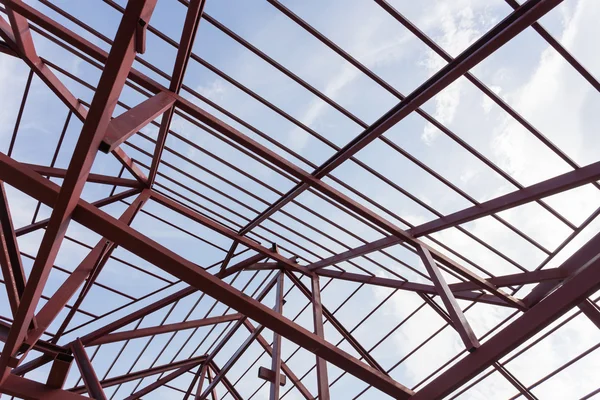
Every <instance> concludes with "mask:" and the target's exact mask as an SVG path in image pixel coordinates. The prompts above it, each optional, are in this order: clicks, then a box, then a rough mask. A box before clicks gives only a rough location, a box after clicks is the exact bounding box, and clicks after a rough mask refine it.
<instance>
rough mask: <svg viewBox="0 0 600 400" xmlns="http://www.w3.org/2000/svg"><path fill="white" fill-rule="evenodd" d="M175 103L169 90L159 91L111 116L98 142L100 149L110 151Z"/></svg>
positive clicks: (105, 151)
mask: <svg viewBox="0 0 600 400" xmlns="http://www.w3.org/2000/svg"><path fill="white" fill-rule="evenodd" d="M173 103H175V98H174V97H172V96H171V95H170V94H169V92H159V93H158V94H155V95H154V96H151V97H150V98H148V99H147V100H145V101H143V102H141V103H140V104H138V105H137V106H135V107H132V108H130V109H129V110H127V111H125V112H124V113H123V114H121V115H119V116H118V117H116V118H113V119H112V121H110V124H109V125H108V129H107V130H106V134H105V136H104V139H102V142H101V143H100V151H103V152H104V153H110V152H111V151H113V150H114V149H116V148H117V147H119V145H121V143H123V142H124V141H126V140H127V139H129V138H130V137H131V136H133V135H134V134H135V133H136V132H137V131H139V130H140V129H142V128H143V127H145V126H146V125H148V124H149V123H150V122H152V121H153V120H154V119H155V118H156V117H157V116H159V115H160V114H162V113H163V112H165V110H166V109H168V108H170V107H171V106H172V105H173Z"/></svg>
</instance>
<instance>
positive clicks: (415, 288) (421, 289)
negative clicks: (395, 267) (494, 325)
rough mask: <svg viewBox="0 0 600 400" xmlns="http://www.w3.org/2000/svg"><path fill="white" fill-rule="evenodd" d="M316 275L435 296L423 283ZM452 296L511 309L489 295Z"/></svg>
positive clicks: (464, 293) (328, 272) (327, 272)
mask: <svg viewBox="0 0 600 400" xmlns="http://www.w3.org/2000/svg"><path fill="white" fill-rule="evenodd" d="M317 274H318V275H319V276H323V277H328V278H334V279H340V280H344V281H350V282H357V283H366V284H369V285H376V286H383V287H388V288H392V289H400V290H406V291H409V292H416V293H422V294H433V295H437V292H436V290H435V288H434V287H433V286H432V285H426V284H423V283H415V282H406V281H401V280H398V279H391V278H383V277H379V276H369V275H362V274H355V273H352V272H343V271H333V270H328V269H323V270H320V271H318V272H317ZM473 285H474V284H473ZM474 286H475V288H476V289H479V287H478V286H476V285H474ZM454 296H455V297H456V298H457V299H460V300H467V301H478V302H481V303H488V304H493V305H496V306H503V307H511V304H508V303H506V302H504V301H502V300H501V299H499V298H498V297H496V296H492V295H489V294H481V293H477V292H469V291H461V292H456V293H454Z"/></svg>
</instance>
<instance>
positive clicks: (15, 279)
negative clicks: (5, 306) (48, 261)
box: [0, 181, 25, 316]
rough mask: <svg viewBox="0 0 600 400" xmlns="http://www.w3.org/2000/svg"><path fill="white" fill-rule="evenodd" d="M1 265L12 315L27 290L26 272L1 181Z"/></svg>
mask: <svg viewBox="0 0 600 400" xmlns="http://www.w3.org/2000/svg"><path fill="white" fill-rule="evenodd" d="M0 266H1V267H2V277H3V278H4V286H5V287H6V295H7V297H8V303H9V304H10V309H11V311H12V315H13V316H14V315H15V314H16V313H17V310H18V308H19V302H20V299H21V296H22V295H23V291H24V290H25V272H24V271H23V264H22V262H21V254H20V253H19V244H18V243H17V236H16V235H15V229H14V227H13V223H12V217H11V213H10V208H9V207H8V198H7V197H6V191H5V190H4V183H3V182H1V181H0Z"/></svg>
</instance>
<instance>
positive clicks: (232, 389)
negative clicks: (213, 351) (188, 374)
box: [207, 361, 244, 400]
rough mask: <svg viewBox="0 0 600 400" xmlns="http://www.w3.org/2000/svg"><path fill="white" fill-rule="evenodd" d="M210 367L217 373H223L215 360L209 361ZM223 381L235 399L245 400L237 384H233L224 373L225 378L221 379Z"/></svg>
mask: <svg viewBox="0 0 600 400" xmlns="http://www.w3.org/2000/svg"><path fill="white" fill-rule="evenodd" d="M209 368H210V369H212V370H213V372H214V373H215V374H219V373H221V369H220V368H219V367H218V366H217V364H215V362H214V361H211V362H210V363H209ZM207 372H208V371H207ZM221 383H223V386H225V388H226V389H227V390H228V391H229V394H230V395H231V397H233V398H234V400H244V398H243V397H242V395H241V394H240V393H239V392H238V391H237V389H236V388H235V386H234V385H232V384H231V382H230V381H229V379H228V378H227V376H225V375H223V379H222V380H221Z"/></svg>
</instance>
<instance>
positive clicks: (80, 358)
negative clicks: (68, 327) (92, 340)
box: [71, 339, 106, 400]
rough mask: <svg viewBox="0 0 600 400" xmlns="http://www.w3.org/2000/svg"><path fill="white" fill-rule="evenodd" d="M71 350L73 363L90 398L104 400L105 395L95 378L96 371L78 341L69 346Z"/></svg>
mask: <svg viewBox="0 0 600 400" xmlns="http://www.w3.org/2000/svg"><path fill="white" fill-rule="evenodd" d="M71 350H72V351H73V357H75V361H76V362H77V366H78V367H79V371H80V372H81V377H82V378H83V382H84V383H85V387H86V390H87V392H88V393H89V395H90V397H91V398H93V399H97V400H106V395H105V394H104V390H102V386H101V385H100V381H99V380H98V377H97V376H96V371H94V368H93V367H92V363H91V362H90V359H89V358H88V356H87V353H86V352H85V349H84V348H83V344H82V343H81V341H80V340H79V339H77V340H75V341H74V342H73V343H72V344H71Z"/></svg>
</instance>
